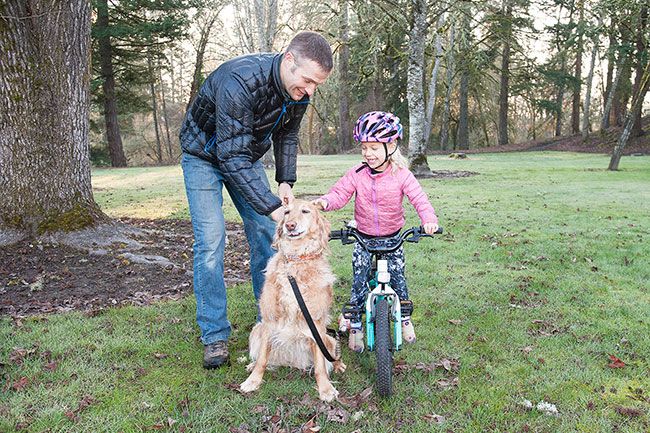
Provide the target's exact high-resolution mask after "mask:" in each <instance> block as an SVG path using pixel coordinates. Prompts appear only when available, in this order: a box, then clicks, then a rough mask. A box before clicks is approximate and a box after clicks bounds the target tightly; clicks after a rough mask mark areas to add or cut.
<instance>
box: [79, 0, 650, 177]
mask: <svg viewBox="0 0 650 433" xmlns="http://www.w3.org/2000/svg"><path fill="white" fill-rule="evenodd" d="M93 6H94V12H95V13H96V16H95V19H94V20H93V24H92V67H93V79H92V88H91V92H92V100H93V105H92V110H91V150H92V161H93V163H94V164H95V165H112V166H115V167H119V166H126V165H150V164H157V165H160V164H174V163H176V162H178V158H179V154H180V149H179V146H178V139H177V133H178V129H179V126H180V123H181V120H182V117H183V115H184V112H185V108H186V107H187V105H188V103H189V101H190V100H191V99H192V97H193V95H194V94H195V92H196V90H197V89H198V87H199V86H200V84H201V83H202V81H203V80H204V79H205V77H206V76H207V75H208V74H209V73H210V72H211V71H212V70H214V68H216V67H217V66H218V65H219V64H220V63H221V62H223V61H224V60H226V59H228V58H231V57H233V56H237V55H241V54H244V53H248V52H258V51H278V52H279V51H282V50H283V49H284V47H285V46H286V44H287V42H288V40H289V39H290V38H291V37H292V36H293V35H294V34H295V33H296V32H297V31H299V30H302V29H311V30H315V31H319V32H321V33H322V34H324V35H325V36H326V37H327V38H328V40H330V41H331V43H332V46H333V49H334V50H335V56H336V58H335V60H336V63H335V71H334V72H333V74H332V77H331V78H330V79H329V80H328V82H327V83H326V84H325V85H323V86H321V87H320V88H319V89H318V92H317V94H316V95H315V97H314V98H312V105H311V106H310V108H309V111H308V112H307V115H306V116H305V119H304V120H303V122H304V123H303V127H302V129H301V134H302V137H301V151H302V152H303V153H306V154H330V153H341V152H347V151H349V150H350V149H351V148H352V146H353V143H351V133H350V132H351V123H353V122H354V121H355V119H356V118H357V116H359V115H360V114H362V113H363V112H365V111H368V110H372V109H382V110H390V111H394V112H396V113H397V114H398V115H399V116H400V117H401V118H402V120H403V121H404V122H405V124H407V125H409V127H408V128H407V133H409V134H410V137H409V155H410V157H411V160H412V161H413V157H414V156H417V155H418V154H426V153H428V152H433V151H436V150H443V151H448V150H451V149H477V148H482V147H487V146H495V145H506V144H509V143H518V142H522V141H528V140H540V139H548V138H549V137H553V136H560V135H571V134H582V135H583V137H586V136H587V134H589V133H591V132H594V131H598V130H604V129H606V128H608V127H610V126H622V125H623V123H624V121H625V118H626V115H628V114H630V117H631V118H632V120H633V123H631V124H630V125H629V127H630V129H631V131H630V134H631V137H635V136H639V135H641V133H642V130H641V122H640V118H641V114H642V108H643V107H642V105H643V104H642V101H643V99H644V97H645V95H646V93H647V90H648V80H647V73H646V79H645V81H644V80H643V77H644V70H646V72H647V69H648V68H647V65H648V53H647V44H648V38H649V36H648V35H649V34H650V32H648V24H647V20H648V4H647V2H645V1H642V0H632V1H630V0H598V1H596V0H476V1H461V2H451V3H447V2H427V1H425V0H410V1H403V0H373V1H366V0H338V1H337V2H334V3H327V2H320V1H312V0H297V1H287V0H232V1H227V0H165V1H150V0H129V1H115V0H94V2H93ZM635 102H637V103H636V104H635Z"/></svg>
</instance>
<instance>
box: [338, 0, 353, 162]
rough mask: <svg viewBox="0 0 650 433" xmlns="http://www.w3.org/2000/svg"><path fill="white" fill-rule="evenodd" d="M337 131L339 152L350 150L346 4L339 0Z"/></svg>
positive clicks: (348, 47)
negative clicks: (339, 42)
mask: <svg viewBox="0 0 650 433" xmlns="http://www.w3.org/2000/svg"><path fill="white" fill-rule="evenodd" d="M339 14H340V15H339V31H340V34H339V37H340V41H341V45H340V46H339V50H338V55H339V130H338V131H337V132H338V142H339V148H340V149H341V150H349V149H351V148H352V139H351V137H352V127H351V123H350V83H349V82H350V77H349V73H348V69H349V68H350V64H349V59H350V46H349V42H350V32H349V23H348V2H347V0H339Z"/></svg>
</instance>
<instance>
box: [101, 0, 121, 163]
mask: <svg viewBox="0 0 650 433" xmlns="http://www.w3.org/2000/svg"><path fill="white" fill-rule="evenodd" d="M108 27H109V15H108V0H98V1H97V24H96V29H97V34H98V38H97V39H98V43H99V57H100V59H99V61H100V64H101V74H102V78H103V80H104V82H103V83H102V90H103V93H104V121H105V124H106V141H107V142H108V153H109V155H110V156H111V165H112V166H113V167H126V157H125V156H124V148H123V146H122V135H121V134H120V125H119V123H118V120H117V98H116V97H115V73H114V72H113V47H112V46H111V39H110V36H109V28H108Z"/></svg>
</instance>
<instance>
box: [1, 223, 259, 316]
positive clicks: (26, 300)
mask: <svg viewBox="0 0 650 433" xmlns="http://www.w3.org/2000/svg"><path fill="white" fill-rule="evenodd" d="M118 222H119V223H123V224H126V225H127V227H129V228H130V229H129V231H128V233H129V234H128V239H123V240H122V241H117V242H112V243H110V244H107V245H104V244H100V243H99V242H95V243H93V242H92V241H91V240H86V241H81V242H80V243H79V245H78V246H77V247H71V246H69V242H66V243H65V244H64V243H60V242H58V241H57V239H56V238H47V239H44V240H41V241H21V242H19V243H16V244H13V245H9V246H2V247H0V314H6V315H11V316H25V315H33V314H47V313H57V312H64V311H71V310H82V311H86V312H90V313H92V312H93V311H96V310H99V309H102V308H105V307H109V306H116V305H146V304H149V303H151V302H153V301H155V300H159V299H179V298H180V297H182V296H185V295H187V294H191V293H192V256H193V254H192V243H193V239H194V238H193V234H192V226H191V223H190V222H189V221H183V220H145V219H126V218H125V219H121V220H119V221H118ZM227 233H228V242H227V245H226V258H225V269H226V282H227V283H228V284H233V283H237V282H243V281H247V280H248V279H249V256H248V244H247V243H246V239H245V235H244V232H243V229H242V227H241V226H239V225H237V224H231V223H228V225H227ZM86 237H87V236H86ZM116 239H117V238H116ZM126 240H128V242H127V241H126Z"/></svg>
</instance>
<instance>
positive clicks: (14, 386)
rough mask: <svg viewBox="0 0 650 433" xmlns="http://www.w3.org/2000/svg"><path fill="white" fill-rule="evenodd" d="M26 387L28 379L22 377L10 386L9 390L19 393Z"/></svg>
mask: <svg viewBox="0 0 650 433" xmlns="http://www.w3.org/2000/svg"><path fill="white" fill-rule="evenodd" d="M27 385H29V379H27V378H26V377H25V376H23V377H21V378H20V379H18V381H16V382H14V383H13V384H12V385H11V389H13V390H14V391H21V390H23V389H25V388H26V387H27Z"/></svg>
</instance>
